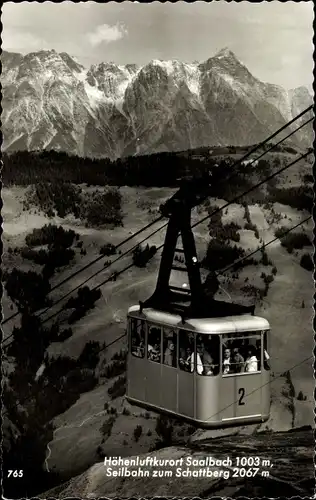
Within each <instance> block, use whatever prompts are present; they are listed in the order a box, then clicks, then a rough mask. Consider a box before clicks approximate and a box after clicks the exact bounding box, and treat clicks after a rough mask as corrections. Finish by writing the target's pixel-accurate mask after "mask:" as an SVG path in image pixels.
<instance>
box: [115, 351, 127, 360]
mask: <svg viewBox="0 0 316 500" xmlns="http://www.w3.org/2000/svg"><path fill="white" fill-rule="evenodd" d="M126 358H127V351H126V350H123V349H121V350H120V351H119V352H116V353H115V354H113V356H112V358H111V360H112V361H126Z"/></svg>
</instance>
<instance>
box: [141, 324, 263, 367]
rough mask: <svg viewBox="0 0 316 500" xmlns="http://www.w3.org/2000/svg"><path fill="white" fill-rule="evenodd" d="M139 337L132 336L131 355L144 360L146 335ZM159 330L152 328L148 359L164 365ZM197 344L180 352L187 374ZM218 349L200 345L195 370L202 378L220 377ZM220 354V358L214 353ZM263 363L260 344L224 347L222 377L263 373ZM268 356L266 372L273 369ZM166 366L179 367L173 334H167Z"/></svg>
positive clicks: (191, 365) (188, 344)
mask: <svg viewBox="0 0 316 500" xmlns="http://www.w3.org/2000/svg"><path fill="white" fill-rule="evenodd" d="M138 333H139V334H138V335H137V338H136V337H135V336H133V337H132V352H133V354H134V355H135V356H138V357H141V358H143V357H144V354H145V336H144V332H138ZM160 342H161V340H160V329H159V328H152V329H151V331H150V335H149V339H148V351H147V356H148V359H149V360H150V361H155V362H156V363H160V362H161V352H160ZM193 345H194V343H193V342H191V343H186V345H185V346H182V347H181V345H180V349H179V368H180V369H181V370H184V371H187V372H193V371H194V348H193ZM217 351H218V348H215V346H213V348H212V346H211V345H210V346H205V344H204V342H203V341H199V342H197V352H196V371H197V373H198V374H199V375H217V374H218V373H219V360H218V354H219V353H217ZM212 352H215V353H217V356H214V355H213V354H211V353H212ZM260 360H261V344H260V340H258V341H257V345H256V347H255V346H254V345H240V346H237V345H236V343H233V345H231V346H229V345H228V344H226V345H224V349H223V359H222V373H223V375H228V374H233V373H244V372H257V371H259V370H260ZM268 360H269V355H268V353H267V352H266V350H264V366H265V369H270V367H269V364H268ZM162 361H163V363H164V364H165V365H167V366H172V367H177V360H176V343H175V341H174V337H173V335H172V334H170V335H168V336H167V337H166V338H165V341H164V349H163V359H162Z"/></svg>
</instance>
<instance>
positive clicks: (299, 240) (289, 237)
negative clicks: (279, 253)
mask: <svg viewBox="0 0 316 500" xmlns="http://www.w3.org/2000/svg"><path fill="white" fill-rule="evenodd" d="M286 231H287V229H286V228H279V229H277V230H276V231H275V236H276V237H277V238H280V240H281V245H282V246H283V247H285V248H286V249H290V253H292V251H293V249H294V248H295V249H302V248H304V247H306V246H311V245H312V242H311V240H310V239H309V237H308V236H307V234H306V233H303V232H300V233H287V232H286Z"/></svg>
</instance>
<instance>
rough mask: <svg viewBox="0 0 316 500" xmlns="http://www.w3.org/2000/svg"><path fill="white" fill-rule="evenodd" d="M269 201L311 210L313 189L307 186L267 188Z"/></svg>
mask: <svg viewBox="0 0 316 500" xmlns="http://www.w3.org/2000/svg"><path fill="white" fill-rule="evenodd" d="M269 201H271V202H273V203H275V202H278V203H282V205H289V206H290V207H292V208H296V209H297V210H307V211H308V212H311V210H312V207H313V189H312V188H311V187H307V186H300V187H290V188H276V187H274V188H271V189H269Z"/></svg>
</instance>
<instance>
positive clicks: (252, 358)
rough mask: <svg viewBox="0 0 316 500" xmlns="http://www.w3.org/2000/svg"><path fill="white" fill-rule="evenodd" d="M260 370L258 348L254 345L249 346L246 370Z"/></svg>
mask: <svg viewBox="0 0 316 500" xmlns="http://www.w3.org/2000/svg"><path fill="white" fill-rule="evenodd" d="M257 371H258V358H257V356H256V348H255V347H254V346H252V345H250V346H248V356H247V358H246V361H245V372H257Z"/></svg>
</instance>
